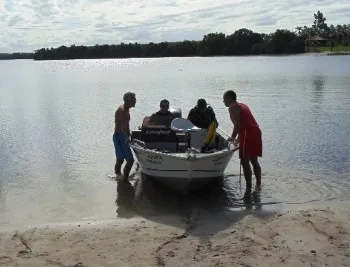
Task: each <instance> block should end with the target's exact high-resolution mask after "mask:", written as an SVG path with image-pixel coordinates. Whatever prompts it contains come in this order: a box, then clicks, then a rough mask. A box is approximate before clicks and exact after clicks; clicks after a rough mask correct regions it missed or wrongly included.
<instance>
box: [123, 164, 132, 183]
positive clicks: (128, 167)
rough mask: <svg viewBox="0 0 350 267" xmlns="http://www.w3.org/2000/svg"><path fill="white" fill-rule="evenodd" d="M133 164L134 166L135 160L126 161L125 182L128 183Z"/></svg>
mask: <svg viewBox="0 0 350 267" xmlns="http://www.w3.org/2000/svg"><path fill="white" fill-rule="evenodd" d="M133 164H134V159H128V160H126V164H125V166H124V181H128V179H129V174H130V171H131V168H132V165H133Z"/></svg>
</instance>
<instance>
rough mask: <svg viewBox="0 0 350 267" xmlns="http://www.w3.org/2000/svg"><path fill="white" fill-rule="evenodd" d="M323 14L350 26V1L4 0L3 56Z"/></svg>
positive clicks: (263, 28)
mask: <svg viewBox="0 0 350 267" xmlns="http://www.w3.org/2000/svg"><path fill="white" fill-rule="evenodd" d="M318 10H320V11H321V12H322V13H323V14H324V16H325V17H326V19H327V21H326V22H327V23H328V24H334V25H336V24H350V0H337V1H335V0H309V1H306V0H288V1H286V0H265V1H262V0H254V1H251V0H220V1H218V2H215V1H212V0H134V1H131V0H0V53H1V52H32V51H34V50H36V49H40V48H43V47H58V46H60V45H66V46H70V45H72V44H75V45H95V44H119V43H120V42H125V43H129V42H140V43H146V42H160V41H183V40H185V39H186V40H201V39H202V38H203V36H204V35H205V34H207V33H210V32H223V33H225V34H231V33H233V32H234V31H235V30H238V29H240V28H248V29H251V30H253V31H256V32H261V33H271V32H274V31H275V30H276V29H289V30H294V29H295V28H296V27H297V26H304V25H308V26H311V25H312V23H313V14H314V13H316V12H317V11H318Z"/></svg>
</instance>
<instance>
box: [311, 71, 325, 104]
mask: <svg viewBox="0 0 350 267" xmlns="http://www.w3.org/2000/svg"><path fill="white" fill-rule="evenodd" d="M312 85H313V87H312V89H313V90H312V93H313V94H312V95H313V97H312V102H313V103H315V104H317V105H316V108H319V107H320V105H321V104H322V100H323V97H322V96H323V91H324V86H325V77H324V76H320V75H317V76H314V77H313V79H312Z"/></svg>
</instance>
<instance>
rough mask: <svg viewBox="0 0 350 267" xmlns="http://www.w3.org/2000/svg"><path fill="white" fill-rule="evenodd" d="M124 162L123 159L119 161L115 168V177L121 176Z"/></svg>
mask: <svg viewBox="0 0 350 267" xmlns="http://www.w3.org/2000/svg"><path fill="white" fill-rule="evenodd" d="M123 162H124V160H123V159H117V161H116V163H115V166H114V173H115V175H121V174H122V173H121V169H122V165H123Z"/></svg>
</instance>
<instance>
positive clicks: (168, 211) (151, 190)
mask: <svg viewBox="0 0 350 267" xmlns="http://www.w3.org/2000/svg"><path fill="white" fill-rule="evenodd" d="M234 191H235V189H233V188H232V187H231V185H230V184H229V183H226V181H225V178H224V177H222V178H221V179H218V180H216V181H214V182H212V183H210V184H208V185H207V186H205V187H203V188H201V189H200V190H196V191H191V192H189V193H187V194H183V193H181V192H179V191H174V190H172V189H170V188H168V187H166V186H164V185H163V184H161V183H160V182H159V181H156V180H154V179H152V177H149V176H147V175H145V174H143V173H141V174H139V177H138V178H137V179H136V180H135V182H134V184H132V183H130V182H123V181H120V182H118V184H117V196H116V204H117V206H118V208H117V213H118V217H123V218H125V217H131V216H134V215H136V214H138V215H141V216H159V215H178V216H184V217H190V216H191V214H193V212H194V211H196V210H197V211H198V210H200V211H201V212H204V213H208V214H213V213H217V212H224V211H227V210H228V209H229V208H237V207H240V208H247V209H248V210H251V209H252V208H253V207H256V209H261V206H260V205H259V204H260V203H261V199H260V193H256V192H255V193H254V194H252V195H250V196H249V197H244V198H243V199H241V198H239V197H238V196H236V194H235V193H234Z"/></svg>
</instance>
